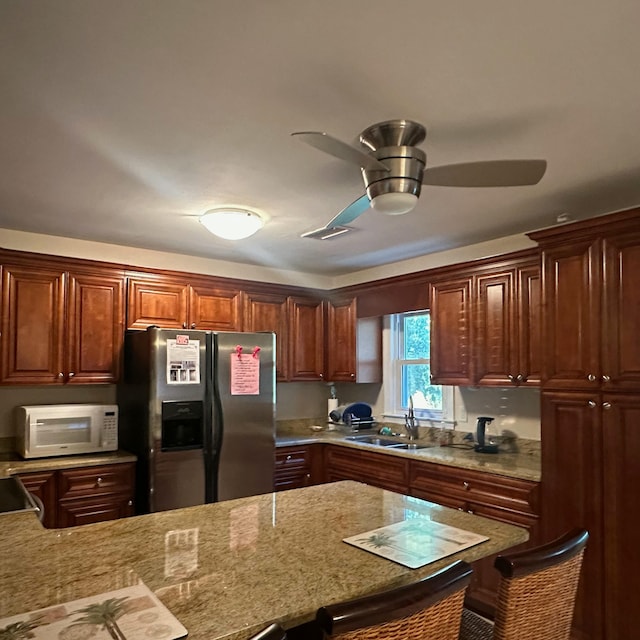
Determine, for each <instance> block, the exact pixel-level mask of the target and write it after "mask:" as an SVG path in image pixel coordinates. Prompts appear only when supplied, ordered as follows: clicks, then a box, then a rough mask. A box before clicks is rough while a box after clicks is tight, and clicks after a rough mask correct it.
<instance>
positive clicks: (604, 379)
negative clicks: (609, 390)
mask: <svg viewBox="0 0 640 640" xmlns="http://www.w3.org/2000/svg"><path fill="white" fill-rule="evenodd" d="M602 381H603V382H611V376H602Z"/></svg>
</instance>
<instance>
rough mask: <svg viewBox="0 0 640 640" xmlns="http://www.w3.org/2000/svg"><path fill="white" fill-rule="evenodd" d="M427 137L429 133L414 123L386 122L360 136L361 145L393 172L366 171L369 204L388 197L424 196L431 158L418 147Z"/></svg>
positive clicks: (402, 121) (364, 172)
mask: <svg viewBox="0 0 640 640" xmlns="http://www.w3.org/2000/svg"><path fill="white" fill-rule="evenodd" d="M426 135H427V131H426V129H425V128H424V127H423V126H422V125H421V124H419V123H417V122H413V121H412V120H386V121H385V122H379V123H377V124H374V125H372V126H370V127H368V128H367V129H365V130H364V131H363V132H362V133H361V134H360V142H361V143H362V144H363V145H364V146H365V147H368V148H369V149H370V150H371V155H372V156H374V157H375V158H376V159H377V160H380V162H382V163H383V164H384V165H385V166H387V167H388V169H389V171H383V170H379V169H365V168H363V169H362V178H363V179H364V186H365V188H366V190H367V196H368V197H369V200H373V199H374V198H375V197H377V196H379V195H382V194H385V193H410V194H412V195H414V196H416V197H418V196H419V195H420V189H421V187H422V176H423V173H424V168H425V164H426V161H427V156H426V154H425V153H424V151H422V150H421V149H417V148H416V146H415V145H418V144H420V143H421V142H423V141H424V139H425V137H426Z"/></svg>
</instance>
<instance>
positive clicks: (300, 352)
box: [288, 296, 324, 380]
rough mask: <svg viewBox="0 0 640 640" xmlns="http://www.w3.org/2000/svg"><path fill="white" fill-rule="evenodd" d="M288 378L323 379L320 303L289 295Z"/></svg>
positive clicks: (322, 332) (322, 328) (322, 308)
mask: <svg viewBox="0 0 640 640" xmlns="http://www.w3.org/2000/svg"><path fill="white" fill-rule="evenodd" d="M288 304H289V313H288V315H289V335H290V343H289V379H290V380H324V303H323V301H322V300H320V299H317V298H306V297H304V296H291V297H289V302H288Z"/></svg>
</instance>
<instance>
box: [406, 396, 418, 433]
mask: <svg viewBox="0 0 640 640" xmlns="http://www.w3.org/2000/svg"><path fill="white" fill-rule="evenodd" d="M404 428H405V429H406V430H407V434H408V435H409V440H417V439H418V424H417V422H416V418H415V416H414V415H413V399H412V398H411V396H409V413H407V414H405V416H404Z"/></svg>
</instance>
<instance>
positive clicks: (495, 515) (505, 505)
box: [409, 461, 540, 613]
mask: <svg viewBox="0 0 640 640" xmlns="http://www.w3.org/2000/svg"><path fill="white" fill-rule="evenodd" d="M409 492H410V494H411V495H413V496H416V497H417V498H422V499H424V500H429V501H431V502H436V503H437V504H442V505H444V506H446V507H451V508H453V509H461V510H463V511H468V512H469V513H475V514H477V515H480V516H484V517H487V518H491V519H493V520H499V521H501V522H506V523H507V524H514V525H516V526H520V527H525V528H527V529H528V530H529V540H528V542H527V543H525V544H523V545H519V546H518V547H517V548H518V549H521V548H522V549H524V548H526V547H530V546H534V545H536V544H538V543H539V541H540V537H539V514H540V504H539V483H538V482H533V481H530V480H523V479H520V478H511V477H507V476H500V475H497V474H491V473H485V472H481V471H475V470H472V469H461V468H456V467H449V466H445V465H439V464H434V463H430V462H421V461H411V464H410V475H409ZM494 560H495V556H492V557H489V558H484V559H483V560H480V561H478V562H474V563H473V571H474V573H473V576H472V581H471V584H470V586H469V590H468V594H467V598H468V599H469V601H470V602H472V603H473V605H474V606H475V608H477V609H478V610H480V611H483V612H486V613H489V612H491V611H492V609H493V608H494V607H495V602H496V594H497V588H498V572H497V571H496V570H495V569H494V567H493V562H494Z"/></svg>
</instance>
